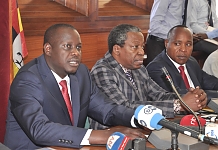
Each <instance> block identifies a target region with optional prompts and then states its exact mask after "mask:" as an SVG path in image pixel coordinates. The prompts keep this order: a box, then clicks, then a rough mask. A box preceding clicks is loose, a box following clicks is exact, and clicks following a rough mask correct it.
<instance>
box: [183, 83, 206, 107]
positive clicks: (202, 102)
mask: <svg viewBox="0 0 218 150" xmlns="http://www.w3.org/2000/svg"><path fill="white" fill-rule="evenodd" d="M182 99H183V101H184V102H185V103H186V104H187V105H188V106H189V107H190V108H191V109H192V110H193V111H199V110H201V109H203V108H205V107H206V105H207V94H206V93H205V92H204V90H202V89H200V87H199V86H197V87H196V88H189V90H188V92H187V93H186V94H185V95H183V97H182ZM182 109H183V110H187V109H186V108H185V107H184V106H183V107H182ZM187 111H188V110H187Z"/></svg>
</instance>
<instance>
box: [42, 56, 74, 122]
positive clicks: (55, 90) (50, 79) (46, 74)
mask: <svg viewBox="0 0 218 150" xmlns="http://www.w3.org/2000/svg"><path fill="white" fill-rule="evenodd" d="M38 60H39V68H38V69H40V70H39V72H40V74H41V77H42V80H43V82H44V83H45V85H44V86H45V87H47V90H48V91H49V92H50V93H51V95H52V96H53V97H54V103H57V104H58V105H60V106H61V107H62V108H63V111H64V113H65V114H66V116H68V117H67V118H68V120H69V124H71V121H70V117H69V114H68V110H67V107H66V104H65V101H64V98H63V96H62V94H61V91H60V88H59V86H58V83H57V82H56V79H55V77H54V75H53V74H52V72H51V70H50V68H49V67H48V65H47V63H46V61H45V58H44V56H43V55H42V56H41V57H40V58H39V59H38ZM51 107H52V106H51Z"/></svg>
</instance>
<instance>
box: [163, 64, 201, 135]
mask: <svg viewBox="0 0 218 150" xmlns="http://www.w3.org/2000/svg"><path fill="white" fill-rule="evenodd" d="M161 69H162V71H163V73H164V74H165V76H166V79H167V81H169V82H170V85H171V87H172V89H173V91H174V92H175V93H176V95H177V97H178V98H179V101H180V102H181V103H182V105H183V106H185V107H186V108H187V109H188V110H189V111H190V112H191V113H192V114H193V115H194V116H195V118H196V120H197V122H198V127H199V132H200V133H202V128H201V122H200V120H199V119H198V117H197V115H196V114H195V112H194V111H193V110H192V109H191V108H190V107H189V106H188V105H187V104H186V103H185V102H184V101H183V100H182V97H181V96H180V95H179V93H178V91H177V90H176V87H175V85H174V83H173V80H172V78H171V76H170V74H169V72H168V71H167V69H166V67H162V68H161Z"/></svg>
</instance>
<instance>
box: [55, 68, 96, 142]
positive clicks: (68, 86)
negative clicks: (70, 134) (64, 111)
mask: <svg viewBox="0 0 218 150" xmlns="http://www.w3.org/2000/svg"><path fill="white" fill-rule="evenodd" d="M51 72H52V73H53V75H54V77H55V79H56V81H57V83H58V86H59V88H60V90H61V88H62V87H61V85H60V84H59V83H60V82H61V80H66V82H67V90H68V94H69V96H70V101H71V90H70V78H69V77H68V76H66V77H64V78H63V79H62V78H61V77H59V76H58V75H57V74H56V73H55V72H54V71H51ZM71 103H72V101H71ZM91 132H92V129H88V130H87V132H86V134H85V136H84V137H83V140H82V141H81V143H80V145H90V143H89V140H88V139H89V137H90V135H91Z"/></svg>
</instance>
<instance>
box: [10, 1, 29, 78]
mask: <svg viewBox="0 0 218 150" xmlns="http://www.w3.org/2000/svg"><path fill="white" fill-rule="evenodd" d="M11 4H12V6H11V9H12V42H13V43H12V54H13V57H12V59H13V72H12V73H13V76H15V75H16V74H17V72H18V70H19V69H20V68H21V67H22V66H23V59H24V58H25V57H26V56H27V54H28V52H27V48H26V42H25V38H24V31H23V26H22V22H21V17H20V11H19V8H18V4H17V0H12V2H11Z"/></svg>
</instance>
